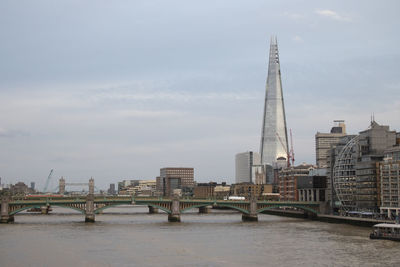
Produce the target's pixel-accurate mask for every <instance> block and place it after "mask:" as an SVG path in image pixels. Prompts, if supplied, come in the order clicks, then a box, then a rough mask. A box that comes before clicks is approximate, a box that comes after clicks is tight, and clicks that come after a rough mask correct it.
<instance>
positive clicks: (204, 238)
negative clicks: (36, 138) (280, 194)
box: [0, 207, 400, 266]
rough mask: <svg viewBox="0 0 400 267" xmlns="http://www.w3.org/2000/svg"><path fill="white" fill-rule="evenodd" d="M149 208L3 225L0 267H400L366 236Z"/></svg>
mask: <svg viewBox="0 0 400 267" xmlns="http://www.w3.org/2000/svg"><path fill="white" fill-rule="evenodd" d="M147 211H148V210H147V208H145V207H118V208H110V209H108V210H106V212H107V213H104V214H101V215H97V216H96V222H95V223H94V224H90V223H84V222H83V221H84V215H82V214H78V213H75V212H74V211H70V210H68V209H62V208H54V210H53V211H52V212H51V214H49V215H39V214H29V213H21V214H18V215H16V216H15V223H13V224H3V225H0V240H1V241H0V266H400V242H393V241H384V240H370V239H369V233H370V229H369V228H362V227H356V226H351V225H345V224H330V223H323V222H318V221H309V220H304V219H296V218H286V217H279V216H272V215H259V221H258V222H251V223H250V222H246V223H243V222H242V221H241V215H240V214H239V213H236V212H233V211H229V210H228V211H225V210H224V211H220V210H219V211H215V210H212V212H211V213H210V214H197V213H196V212H194V211H193V212H192V213H187V214H186V213H185V214H183V215H182V216H181V219H182V222H181V223H168V222H167V215H166V214H165V213H162V212H160V213H159V214H147Z"/></svg>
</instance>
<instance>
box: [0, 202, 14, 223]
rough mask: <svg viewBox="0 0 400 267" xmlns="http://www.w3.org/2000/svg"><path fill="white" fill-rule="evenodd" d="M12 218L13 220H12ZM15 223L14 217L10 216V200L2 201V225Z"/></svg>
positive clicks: (0, 220) (0, 221)
mask: <svg viewBox="0 0 400 267" xmlns="http://www.w3.org/2000/svg"><path fill="white" fill-rule="evenodd" d="M11 218H12V219H11ZM11 221H12V222H13V221H14V216H10V215H8V198H2V199H1V218H0V223H8V222H11Z"/></svg>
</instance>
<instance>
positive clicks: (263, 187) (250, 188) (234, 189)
mask: <svg viewBox="0 0 400 267" xmlns="http://www.w3.org/2000/svg"><path fill="white" fill-rule="evenodd" d="M267 193H272V185H269V184H251V183H240V184H233V185H231V192H230V195H231V196H241V197H245V198H247V199H249V198H250V197H256V198H258V199H261V198H263V196H264V195H265V194H267Z"/></svg>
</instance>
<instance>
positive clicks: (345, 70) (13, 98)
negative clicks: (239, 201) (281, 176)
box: [0, 0, 400, 188]
mask: <svg viewBox="0 0 400 267" xmlns="http://www.w3.org/2000/svg"><path fill="white" fill-rule="evenodd" d="M399 10H400V2H399V1H395V0H394V1H265V0H260V1H250V0H249V1H233V0H212V1H209V0H203V1H171V0H169V1H165V0H160V1H153V0H143V1H130V0H129V1H128V0H126V1H106V0H96V1H81V0H77V1H73V0H68V1H62V0H58V1H50V0H49V1H41V0H36V1H15V0H10V1H8V0H2V1H1V2H0V36H1V38H0V177H2V182H3V183H4V182H7V183H10V182H12V183H15V182H17V181H24V182H30V181H36V182H37V185H38V186H39V187H42V186H43V184H44V182H45V180H46V178H47V175H48V173H49V171H50V169H54V180H58V179H59V178H60V177H61V176H64V177H65V178H66V180H67V182H84V181H87V180H88V179H89V178H90V177H91V176H93V177H94V178H95V182H96V185H97V186H98V187H103V188H105V187H106V186H107V185H108V184H109V183H113V182H117V181H120V180H122V179H155V177H156V176H157V175H159V169H160V168H162V167H167V166H183V167H194V168H195V179H196V180H197V181H201V182H207V181H210V180H213V181H218V182H221V181H227V182H229V183H231V182H233V181H234V156H235V154H236V153H238V152H244V151H249V150H252V151H258V150H259V143H260V134H261V124H262V115H263V103H264V95H265V81H266V74H267V67H268V65H267V62H268V52H269V40H270V36H271V35H277V37H278V46H279V52H280V62H281V73H282V84H283V91H284V92H283V93H284V98H285V108H286V116H287V124H288V125H287V126H288V128H291V129H292V131H293V141H294V150H295V159H296V163H302V162H307V163H315V151H314V135H315V133H316V132H317V131H320V132H328V131H329V130H330V128H331V126H332V122H333V120H335V119H343V120H346V124H347V129H348V133H352V134H354V133H357V132H359V131H361V130H364V129H366V128H367V127H368V126H369V123H370V117H371V114H372V113H374V114H375V119H376V121H377V122H378V123H380V124H385V125H390V127H391V129H394V130H397V131H400V116H399V115H400V68H399V62H400V34H399V29H400V17H399V15H398V13H399ZM54 184H56V182H54Z"/></svg>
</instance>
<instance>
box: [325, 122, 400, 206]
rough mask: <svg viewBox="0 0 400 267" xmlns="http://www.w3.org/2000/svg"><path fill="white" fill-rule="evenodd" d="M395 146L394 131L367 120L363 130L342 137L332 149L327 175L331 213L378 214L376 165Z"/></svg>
mask: <svg viewBox="0 0 400 267" xmlns="http://www.w3.org/2000/svg"><path fill="white" fill-rule="evenodd" d="M349 139H350V140H349ZM346 141H347V142H346ZM395 145H396V132H395V131H391V130H390V129H389V126H384V125H379V124H378V123H377V122H375V121H371V125H370V127H369V128H368V129H367V130H365V131H361V132H360V134H359V135H357V136H355V137H352V138H350V137H343V139H342V140H341V142H340V143H339V145H338V146H336V147H335V148H332V150H331V153H330V154H331V156H332V157H331V159H330V161H331V166H332V167H329V168H328V175H330V178H331V181H330V183H331V186H332V189H333V191H334V197H333V198H332V199H331V207H332V208H333V209H334V210H335V209H336V210H338V211H339V210H340V211H341V212H350V211H359V212H372V213H376V212H378V210H379V207H378V183H377V176H378V175H377V168H376V166H377V164H378V163H379V162H381V161H382V160H383V156H384V152H385V151H386V150H387V149H390V148H392V147H393V146H395ZM332 196H333V194H331V196H330V197H332Z"/></svg>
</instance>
